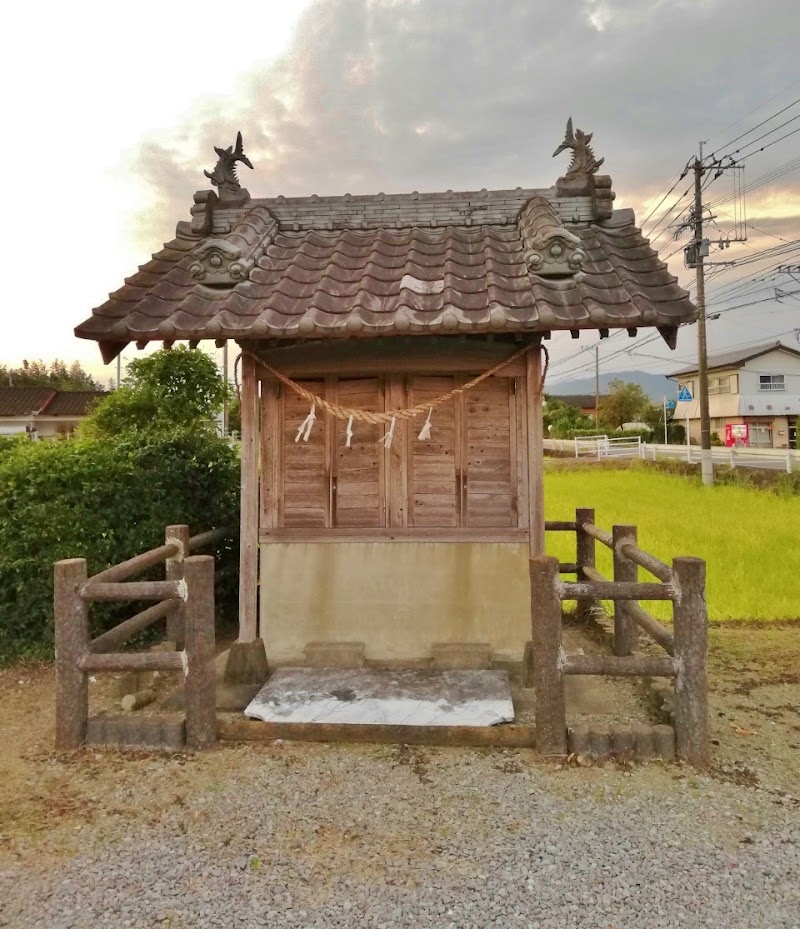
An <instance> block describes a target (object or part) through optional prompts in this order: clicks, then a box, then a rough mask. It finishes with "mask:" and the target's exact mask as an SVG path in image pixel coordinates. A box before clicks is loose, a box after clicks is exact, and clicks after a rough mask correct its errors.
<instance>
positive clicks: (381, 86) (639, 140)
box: [131, 0, 800, 254]
mask: <svg viewBox="0 0 800 929" xmlns="http://www.w3.org/2000/svg"><path fill="white" fill-rule="evenodd" d="M778 22H782V23H783V24H784V26H785V28H781V29H776V28H775V23H778ZM798 22H800V13H799V12H798V8H797V6H796V0H772V2H771V4H770V11H769V15H764V13H763V7H761V8H759V6H758V5H750V4H743V3H730V2H729V0H693V2H691V3H690V2H684V0H569V2H568V0H565V2H561V3H554V2H552V0H503V2H502V3H498V2H497V0H470V2H468V3H465V2H464V0H417V2H410V0H408V2H402V0H318V2H316V3H313V4H312V5H311V6H310V7H309V8H308V9H307V11H306V12H305V14H304V15H303V16H302V17H301V19H300V21H299V27H298V29H297V31H296V34H295V36H294V38H293V40H292V41H291V43H290V45H289V47H288V49H287V51H286V54H285V55H284V56H283V57H282V58H281V59H279V60H278V61H277V62H275V63H274V64H272V65H271V66H269V67H266V68H261V69H254V70H252V71H251V72H250V73H249V74H248V76H247V78H246V79H245V80H243V82H242V83H241V85H240V87H239V90H238V93H236V94H234V95H231V96H225V97H220V98H218V99H209V100H207V101H205V103H204V105H203V106H201V107H198V108H197V109H195V110H194V111H192V112H190V113H187V116H186V119H185V121H184V122H183V124H182V125H179V126H176V127H175V129H174V131H173V132H172V133H171V134H169V135H168V136H165V135H162V136H159V137H158V138H155V137H151V138H148V139H145V140H144V141H143V142H142V144H141V146H140V148H139V150H138V152H137V154H136V156H135V158H134V160H133V162H132V165H131V170H132V171H133V172H134V173H135V174H136V175H137V176H138V177H139V178H140V179H141V180H143V181H144V182H145V183H146V185H147V187H148V189H149V190H150V192H151V202H150V204H149V206H148V207H147V209H146V210H145V211H143V213H142V215H141V218H140V223H139V226H138V229H137V234H138V238H139V240H140V242H143V243H144V242H146V243H147V246H148V248H150V249H152V248H156V247H158V246H159V245H160V243H161V242H162V241H164V240H165V239H167V238H169V237H170V236H171V234H172V231H173V229H174V224H175V222H176V221H177V220H179V219H186V218H188V212H189V207H190V206H191V203H192V195H193V193H194V191H195V190H196V189H198V188H206V187H207V186H208V185H207V182H206V180H205V178H204V177H203V174H202V172H203V169H204V168H212V167H213V165H214V161H215V156H214V152H213V146H214V145H222V146H227V145H229V144H231V143H232V142H233V141H234V139H235V134H236V131H237V130H239V129H241V130H242V132H243V134H244V140H245V151H246V152H247V154H248V156H249V157H250V159H251V160H252V162H253V164H254V165H255V171H253V172H250V171H247V170H246V169H242V174H241V178H242V183H243V184H244V185H245V186H247V187H248V189H249V190H250V191H251V193H252V194H253V195H254V196H276V195H278V194H285V195H288V196H298V195H308V194H312V193H318V194H321V195H322V194H341V193H345V192H350V193H370V192H377V191H380V190H385V191H387V192H389V191H403V190H415V189H416V190H445V189H448V188H453V189H459V188H461V189H480V188H481V187H489V188H492V187H508V186H517V185H526V186H540V187H547V186H550V184H552V183H553V182H554V181H555V179H556V178H557V177H558V176H559V175H560V174H562V173H563V171H564V170H565V168H566V164H567V155H563V156H561V158H560V159H556V160H553V159H552V158H551V154H552V152H553V150H554V148H555V147H556V145H557V144H558V143H559V142H560V141H561V139H562V138H563V133H564V125H565V122H566V119H567V117H568V116H570V115H571V116H573V118H574V120H575V124H576V126H577V127H580V128H582V129H584V130H587V131H593V132H594V142H593V145H594V148H595V152H596V154H597V156H598V157H605V164H604V168H603V170H604V171H606V170H607V171H608V172H609V173H610V174H611V176H612V178H613V180H614V189H615V191H616V192H617V197H618V199H617V204H618V205H632V206H634V207H636V208H637V210H638V211H639V215H640V217H643V216H644V215H646V211H645V204H647V205H648V209H649V208H651V207H652V206H654V205H655V204H656V203H657V202H658V199H660V196H661V194H662V193H663V191H664V190H665V189H666V187H667V185H668V183H670V182H671V180H674V179H675V177H677V175H678V173H679V172H680V170H681V168H682V167H683V166H684V164H685V163H686V161H687V159H688V158H690V157H692V156H693V153H694V152H695V151H696V150H697V142H698V140H699V139H705V140H710V141H709V143H708V147H707V150H714V148H715V146H716V147H717V149H718V150H719V149H720V148H721V147H722V146H723V144H724V143H726V142H728V141H729V140H730V139H733V138H734V137H735V136H736V135H738V134H739V133H741V132H744V131H746V130H747V129H748V128H750V127H751V126H752V125H754V124H755V123H756V122H758V121H759V120H760V119H762V118H764V117H765V116H767V115H769V114H770V113H771V112H772V111H773V110H774V109H777V108H778V107H779V106H782V105H784V103H785V101H786V100H787V99H791V97H788V98H787V97H783V98H782V100H783V101H784V102H778V103H776V104H774V105H766V108H765V109H762V110H759V109H758V108H759V107H760V106H762V105H764V104H765V103H766V104H769V98H770V97H772V96H773V95H777V94H778V93H779V92H780V91H782V90H784V89H786V87H787V85H789V84H790V82H791V81H792V80H793V79H795V77H796V74H795V72H794V61H795V58H796V49H795V47H794V46H795V44H796V43H795V35H796V31H797V30H796V29H794V28H790V24H792V23H794V24H795V25H797V24H798ZM265 26H266V24H265V23H259V22H258V21H257V18H254V19H253V21H252V22H250V23H249V24H248V28H254V29H255V28H264V27H265ZM207 66H211V64H208V65H207ZM748 75H758V77H759V80H758V82H757V83H756V82H754V81H752V80H750V79H749V77H748ZM187 79H188V78H187ZM751 113H753V115H750V114H751ZM743 117H746V118H744V119H743ZM790 144H791V142H790V141H789V140H787V143H784V144H783V145H780V146H776V147H775V148H773V149H772V150H771V151H770V152H765V153H763V154H762V155H759V156H758V161H756V160H755V159H754V161H756V163H755V165H754V172H752V173H751V170H750V166H749V165H748V168H747V174H748V177H749V176H754V174H758V173H762V172H765V171H768V170H770V169H771V168H772V166H773V165H777V164H779V163H780V162H781V161H782V160H785V159H786V158H787V157H788V154H787V152H788V147H789V146H790ZM690 181H691V178H687V179H686V183H689V182H690ZM782 184H784V185H786V186H785V189H782V192H781V197H782V198H783V202H784V203H785V202H786V198H787V197H788V198H789V199H790V200H792V202H793V203H794V204H795V206H793V207H792V208H791V209H789V210H788V212H790V213H796V212H798V209H797V208H796V205H797V202H798V200H799V199H800V188H799V187H798V184H797V182H796V180H794V181H793V179H792V177H791V176H789V177H788V178H786V179H784V180H783V181H782ZM763 202H765V203H767V202H768V201H767V200H766V199H765V200H764V201H763ZM768 208H769V207H768ZM784 212H786V210H784ZM787 219H788V220H789V224H790V225H791V226H792V228H793V230H794V229H796V222H795V221H794V217H787ZM759 225H760V226H761V227H762V228H764V229H765V230H766V231H768V232H772V234H773V235H781V236H783V235H784V233H782V232H779V231H777V230H778V228H779V227H780V224H779V223H777V222H776V223H773V222H772V221H771V219H770V217H769V216H764V215H763V214H760V222H759ZM781 228H782V227H781ZM787 237H788V236H787ZM663 244H664V243H663V240H662V242H661V243H660V245H661V246H662V247H663ZM666 244H667V245H668V246H670V251H672V250H674V248H675V246H674V245H673V243H672V242H671V241H670V237H669V236H667V237H666ZM728 254H730V253H728Z"/></svg>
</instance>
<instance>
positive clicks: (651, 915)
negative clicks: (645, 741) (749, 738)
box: [0, 744, 800, 929]
mask: <svg viewBox="0 0 800 929" xmlns="http://www.w3.org/2000/svg"><path fill="white" fill-rule="evenodd" d="M214 754H215V755H216V756H217V759H216V761H215V764H214V768H213V771H212V775H213V778H216V779H206V780H205V781H202V782H201V781H199V780H198V778H197V777H195V778H194V779H193V780H192V779H188V780H181V779H180V777H177V775H176V776H175V777H176V779H175V780H174V783H175V784H179V783H180V784H183V785H184V787H186V786H188V785H190V784H191V785H193V787H192V790H193V791H194V793H192V792H191V791H188V792H187V793H180V794H179V795H176V796H175V798H174V801H173V802H172V803H171V804H169V805H166V806H163V807H161V808H160V809H157V808H156V807H153V808H150V809H148V807H147V804H146V803H144V804H143V805H142V807H141V810H140V812H138V813H137V812H135V811H134V813H133V814H131V815H129V816H128V817H121V816H120V814H119V813H114V812H113V809H114V808H113V803H109V806H108V809H109V811H110V812H109V813H108V814H107V818H105V819H102V818H101V819H100V820H98V821H96V822H90V823H87V824H84V825H83V826H82V827H81V829H80V832H79V833H77V835H76V839H75V842H76V846H75V854H74V855H72V857H65V856H61V857H52V856H48V854H47V853H46V849H43V850H42V853H41V854H40V855H39V856H29V855H25V856H23V857H22V858H19V859H17V861H16V862H15V861H14V860H13V859H12V860H11V861H9V856H4V858H2V859H0V925H3V926H11V927H15V929H16V927H19V929H34V927H46V929H83V927H87V929H88V927H92V929H103V927H114V929H121V927H137V929H139V927H169V929H189V927H191V929H198V927H201V929H210V927H221V929H222V927H224V929H236V927H242V929H245V927H246V929H249V927H259V929H261V927H264V926H270V927H278V929H281V927H297V929H308V927H376V929H389V927H401V926H402V927H412V926H413V927H427V926H430V927H437V929H440V927H441V929H443V927H459V929H465V927H481V929H483V927H489V926H497V927H525V929H527V927H538V929H545V927H558V929H570V927H591V929H608V927H617V929H622V927H625V929H635V927H646V929H656V927H672V926H681V927H684V926H685V927H692V929H697V927H715V929H717V927H722V929H738V927H742V929H744V927H747V929H756V927H769V929H778V927H787V929H789V927H791V929H798V927H800V809H798V808H797V806H796V805H795V804H794V803H793V802H792V801H790V800H789V799H788V798H781V797H779V796H776V795H774V794H770V793H767V792H764V791H760V790H755V789H752V788H748V787H739V786H735V785H733V784H729V783H723V782H720V781H718V780H713V779H711V778H705V777H697V776H696V775H692V774H690V773H688V772H681V771H680V770H679V769H677V768H661V767H659V766H653V767H650V768H647V769H634V770H633V771H621V770H618V769H608V768H604V769H599V768H593V769H569V770H556V769H554V768H553V766H552V765H551V766H547V765H542V764H541V763H537V762H535V761H534V759H533V757H532V756H531V755H529V754H528V753H526V752H502V753H501V752H494V753H492V752H480V751H469V750H458V751H456V750H444V749H437V750H418V749H411V748H404V747H396V748H395V747H369V748H363V747H362V748H355V747H352V748H349V747H328V746H313V745H305V746H290V745H286V744H275V745H272V746H263V747H247V746H241V747H237V748H228V749H220V750H218V751H217V752H215V753H214ZM142 773H143V775H145V774H146V770H145V771H143V772H142ZM163 776H164V777H173V775H171V774H167V775H163ZM143 796H146V791H143ZM109 799H110V800H113V798H109Z"/></svg>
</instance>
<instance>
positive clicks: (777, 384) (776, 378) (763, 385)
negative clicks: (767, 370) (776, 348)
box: [758, 374, 786, 390]
mask: <svg viewBox="0 0 800 929" xmlns="http://www.w3.org/2000/svg"><path fill="white" fill-rule="evenodd" d="M758 387H759V389H760V390H786V378H785V375H783V374H759V376H758Z"/></svg>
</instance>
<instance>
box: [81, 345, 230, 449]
mask: <svg viewBox="0 0 800 929" xmlns="http://www.w3.org/2000/svg"><path fill="white" fill-rule="evenodd" d="M228 390H229V388H228V387H227V385H226V384H225V382H224V380H223V378H222V377H221V375H220V373H219V371H218V370H217V366H216V365H215V364H214V362H213V361H212V359H211V358H209V357H208V355H205V354H204V353H203V352H201V351H199V350H198V349H189V348H186V347H184V346H178V347H177V348H171V349H162V350H161V351H157V352H153V354H152V355H146V356H145V357H143V358H137V359H136V360H135V361H132V362H131V363H130V364H129V365H128V373H127V376H126V377H125V378H124V379H123V381H122V384H121V385H120V387H119V388H118V389H117V390H115V391H113V393H110V394H109V395H108V396H106V397H104V398H103V399H102V400H101V401H100V402H99V403H98V404H97V406H96V407H95V409H94V411H93V412H92V414H91V415H90V416H89V418H88V420H87V421H86V422H85V423H84V424H83V426H82V431H83V434H84V435H89V436H98V437H104V438H114V437H119V436H125V435H128V434H131V433H134V434H138V435H142V434H155V435H158V434H169V433H174V432H182V431H188V432H195V433H196V432H206V433H213V432H215V430H216V426H215V421H214V417H215V416H216V414H217V413H219V411H220V410H221V409H222V404H223V401H224V399H225V395H226V392H227V391H228Z"/></svg>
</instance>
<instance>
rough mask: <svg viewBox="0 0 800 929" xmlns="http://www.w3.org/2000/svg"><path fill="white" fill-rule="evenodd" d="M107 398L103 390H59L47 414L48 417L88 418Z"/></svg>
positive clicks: (48, 407) (49, 405)
mask: <svg viewBox="0 0 800 929" xmlns="http://www.w3.org/2000/svg"><path fill="white" fill-rule="evenodd" d="M105 396H106V393H105V391H103V390H59V391H58V392H57V393H56V395H55V397H54V398H53V400H52V402H51V403H49V404H48V406H47V410H46V411H45V412H46V414H47V415H48V416H86V415H87V414H88V413H89V411H90V410H91V408H92V407H93V406H94V404H95V403H96V402H97V401H98V400H99V399H100V398H101V397H105Z"/></svg>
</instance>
